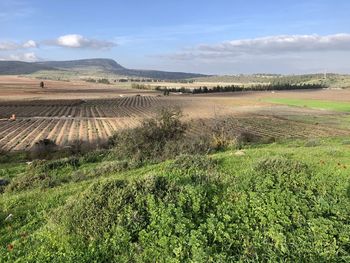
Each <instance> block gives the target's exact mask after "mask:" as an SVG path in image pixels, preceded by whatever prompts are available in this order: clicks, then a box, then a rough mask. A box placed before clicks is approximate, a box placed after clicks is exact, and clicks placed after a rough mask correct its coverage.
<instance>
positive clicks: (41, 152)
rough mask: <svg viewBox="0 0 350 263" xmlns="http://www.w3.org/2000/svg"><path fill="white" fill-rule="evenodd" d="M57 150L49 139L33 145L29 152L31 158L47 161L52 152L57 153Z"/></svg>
mask: <svg viewBox="0 0 350 263" xmlns="http://www.w3.org/2000/svg"><path fill="white" fill-rule="evenodd" d="M57 148H58V147H57V145H56V143H55V142H54V141H52V140H50V139H43V140H40V141H38V142H36V143H35V144H34V147H33V149H32V151H31V156H32V158H35V159H44V158H46V159H48V158H50V157H51V156H52V154H53V153H54V152H56V151H57Z"/></svg>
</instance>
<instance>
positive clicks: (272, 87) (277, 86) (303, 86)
mask: <svg viewBox="0 0 350 263" xmlns="http://www.w3.org/2000/svg"><path fill="white" fill-rule="evenodd" d="M323 88H326V86H325V85H323V84H306V83H304V84H290V83H275V84H268V85H253V86H248V87H244V86H239V85H228V86H220V85H217V86H215V87H209V88H208V87H206V86H203V87H199V88H185V87H181V88H168V87H161V86H157V87H156V90H158V91H162V92H165V91H167V92H182V93H192V94H200V93H218V92H242V91H274V90H303V89H323Z"/></svg>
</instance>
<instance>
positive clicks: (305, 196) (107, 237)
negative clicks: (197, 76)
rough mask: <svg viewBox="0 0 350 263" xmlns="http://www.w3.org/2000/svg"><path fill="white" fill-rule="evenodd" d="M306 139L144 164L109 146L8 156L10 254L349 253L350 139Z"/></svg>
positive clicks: (112, 258) (2, 237) (85, 258)
mask: <svg viewBox="0 0 350 263" xmlns="http://www.w3.org/2000/svg"><path fill="white" fill-rule="evenodd" d="M305 145H306V144H305V143H304V142H303V141H293V142H286V143H278V144H273V145H265V146H258V147H249V148H246V149H244V151H242V152H243V153H244V154H241V155H236V154H234V153H235V151H232V150H228V151H226V152H222V153H217V154H214V155H211V156H187V157H179V158H177V159H176V160H175V161H174V160H172V161H167V162H164V163H160V164H157V165H145V166H142V167H139V168H132V165H131V166H130V163H129V164H128V163H123V162H119V161H115V160H113V158H111V155H110V154H108V153H101V152H97V153H96V154H90V155H87V156H84V157H81V158H69V159H62V160H58V161H46V162H41V163H40V162H38V163H36V164H35V165H34V164H33V165H32V166H28V165H27V164H25V163H24V162H23V163H16V162H8V163H6V162H5V163H2V164H0V174H6V178H7V179H9V180H10V181H11V183H10V185H9V186H7V187H6V189H5V190H4V191H5V192H4V193H3V194H2V195H1V198H0V245H1V246H0V258H2V260H4V262H22V261H23V262H24V261H25V262H236V261H240V262H270V261H271V262H276V261H280V260H281V259H283V261H285V262H347V261H348V259H349V255H350V251H349V238H350V236H349V233H350V231H349V224H348V222H349V218H350V214H349V209H348V207H349V205H350V203H349V202H350V199H349V191H350V188H349V180H348V172H347V171H348V168H347V167H349V166H350V162H349V157H350V156H349V151H348V145H345V144H343V143H342V142H341V141H331V140H328V141H322V142H321V143H320V145H319V146H315V147H305ZM315 152H317V154H315ZM267 156H270V157H267ZM272 156H273V157H272ZM300 160H302V161H300ZM40 174H42V176H40ZM29 179H30V180H29ZM10 215H11V216H10ZM5 218H8V219H5Z"/></svg>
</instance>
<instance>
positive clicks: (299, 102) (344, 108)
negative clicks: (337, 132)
mask: <svg viewBox="0 0 350 263" xmlns="http://www.w3.org/2000/svg"><path fill="white" fill-rule="evenodd" d="M264 101H266V102H271V103H276V104H284V105H289V106H296V107H306V108H313V109H322V110H331V111H340V112H350V103H348V102H339V101H324V100H305V99H287V98H268V99H264Z"/></svg>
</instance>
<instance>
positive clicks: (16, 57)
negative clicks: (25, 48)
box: [0, 52, 40, 62]
mask: <svg viewBox="0 0 350 263" xmlns="http://www.w3.org/2000/svg"><path fill="white" fill-rule="evenodd" d="M0 60H13V61H25V62H36V61H39V60H40V58H39V57H38V56H37V55H36V54H35V53H34V52H27V53H18V54H10V55H7V56H2V57H0Z"/></svg>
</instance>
